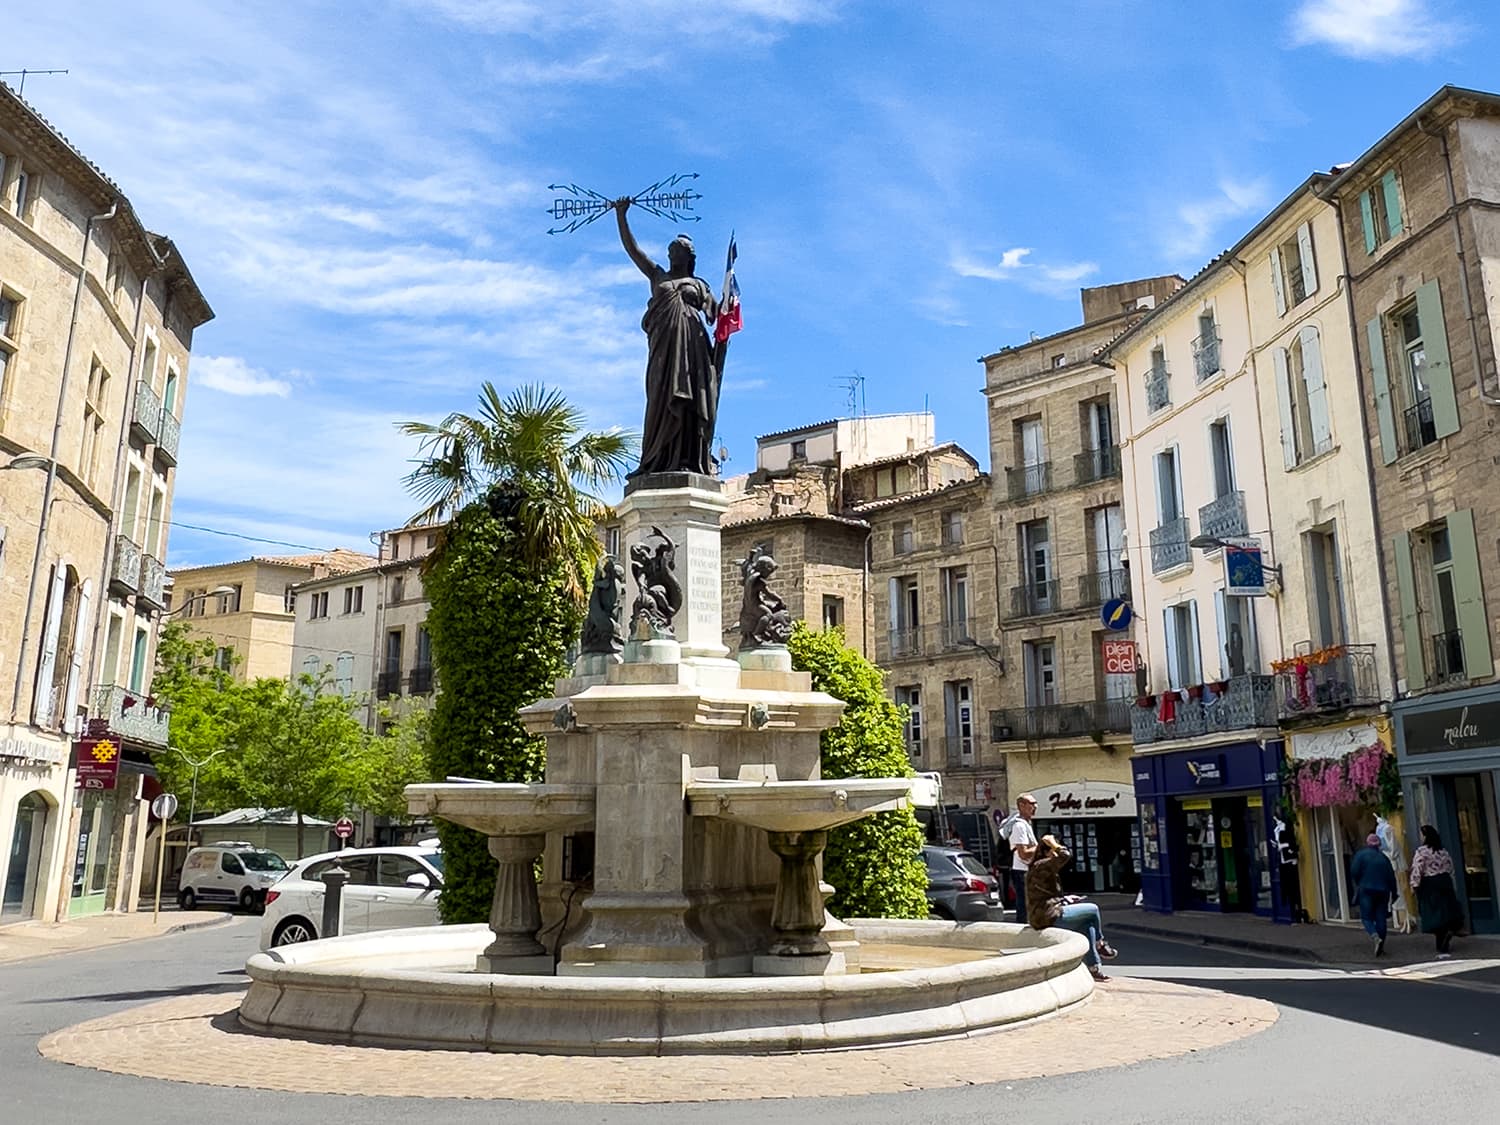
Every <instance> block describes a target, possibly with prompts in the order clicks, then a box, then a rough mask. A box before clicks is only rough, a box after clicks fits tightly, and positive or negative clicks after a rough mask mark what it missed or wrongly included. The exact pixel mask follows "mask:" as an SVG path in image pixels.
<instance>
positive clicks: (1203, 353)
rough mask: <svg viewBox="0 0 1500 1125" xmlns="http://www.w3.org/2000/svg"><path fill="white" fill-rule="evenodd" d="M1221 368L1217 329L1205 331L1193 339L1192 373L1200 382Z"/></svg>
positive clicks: (1215, 373) (1210, 377)
mask: <svg viewBox="0 0 1500 1125" xmlns="http://www.w3.org/2000/svg"><path fill="white" fill-rule="evenodd" d="M1222 369H1223V365H1222V364H1221V363H1220V362H1219V331H1218V329H1217V328H1216V329H1213V330H1212V331H1210V332H1205V333H1204V334H1203V335H1201V336H1199V337H1198V338H1197V339H1196V340H1194V341H1193V374H1195V375H1196V376H1197V377H1198V382H1200V383H1202V382H1203V381H1205V380H1207V379H1212V378H1213V377H1214V376H1215V375H1217V374H1218V373H1219V372H1220V371H1221V370H1222Z"/></svg>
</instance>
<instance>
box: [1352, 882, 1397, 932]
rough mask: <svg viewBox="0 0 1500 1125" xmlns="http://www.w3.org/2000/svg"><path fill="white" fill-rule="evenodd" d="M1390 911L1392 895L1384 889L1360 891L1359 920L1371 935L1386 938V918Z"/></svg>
mask: <svg viewBox="0 0 1500 1125" xmlns="http://www.w3.org/2000/svg"><path fill="white" fill-rule="evenodd" d="M1390 911H1391V896H1390V895H1388V894H1386V893H1385V892H1384V891H1360V892H1359V920H1360V921H1361V922H1363V923H1364V926H1365V933H1367V934H1369V935H1370V936H1371V937H1378V938H1379V939H1380V940H1381V941H1384V940H1385V920H1386V915H1387V914H1389V913H1390Z"/></svg>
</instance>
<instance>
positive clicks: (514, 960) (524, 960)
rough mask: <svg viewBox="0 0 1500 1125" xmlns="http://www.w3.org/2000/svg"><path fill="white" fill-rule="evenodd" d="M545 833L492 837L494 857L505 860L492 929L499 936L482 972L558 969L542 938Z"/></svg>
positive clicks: (497, 885) (489, 948) (481, 957)
mask: <svg viewBox="0 0 1500 1125" xmlns="http://www.w3.org/2000/svg"><path fill="white" fill-rule="evenodd" d="M546 843H547V837H546V836H545V835H529V836H491V837H490V841H489V847H490V855H492V856H494V857H495V859H496V861H497V862H498V863H499V865H500V867H499V870H498V871H497V872H496V873H495V897H494V900H493V902H492V903H491V905H490V929H491V930H492V931H493V932H494V934H495V940H494V941H492V942H490V944H489V945H487V946H486V947H485V950H484V952H483V953H481V954H480V955H479V958H478V962H477V964H476V966H475V967H476V968H477V969H478V970H479V971H480V972H481V973H530V974H538V975H542V974H545V975H548V976H550V975H551V973H552V955H551V954H550V953H548V952H547V950H546V949H545V948H544V947H543V945H542V943H541V942H539V941H537V939H536V935H537V931H538V930H540V929H541V928H542V913H541V909H540V907H539V906H538V903H537V896H536V875H535V870H534V865H535V863H536V861H537V857H538V856H540V855H541V854H542V849H543V848H544V847H545V846H546Z"/></svg>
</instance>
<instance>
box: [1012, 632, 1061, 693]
mask: <svg viewBox="0 0 1500 1125" xmlns="http://www.w3.org/2000/svg"><path fill="white" fill-rule="evenodd" d="M1021 657H1022V671H1023V675H1024V676H1025V677H1026V706H1028V707H1051V706H1052V705H1053V704H1055V703H1056V702H1057V646H1056V644H1054V643H1053V642H1052V641H1026V642H1025V643H1023V644H1022V645H1021Z"/></svg>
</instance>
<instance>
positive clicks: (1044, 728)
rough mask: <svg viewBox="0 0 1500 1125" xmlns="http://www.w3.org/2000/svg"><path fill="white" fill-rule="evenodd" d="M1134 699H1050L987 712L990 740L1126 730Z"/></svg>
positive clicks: (1034, 738) (1014, 739) (1018, 739)
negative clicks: (1049, 700) (1071, 700)
mask: <svg viewBox="0 0 1500 1125" xmlns="http://www.w3.org/2000/svg"><path fill="white" fill-rule="evenodd" d="M1134 710H1136V707H1135V703H1134V701H1133V700H1129V699H1090V700H1086V701H1084V702H1082V703H1053V704H1048V705H1046V706H1041V707H1026V708H1018V709H1013V710H1008V711H991V712H990V740H991V741H992V742H1011V741H1022V740H1024V741H1028V742H1030V741H1035V740H1037V739H1042V738H1083V737H1086V736H1089V735H1095V734H1103V733H1105V732H1107V731H1113V732H1117V733H1124V732H1126V731H1129V730H1130V716H1131V712H1132V711H1134Z"/></svg>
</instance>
